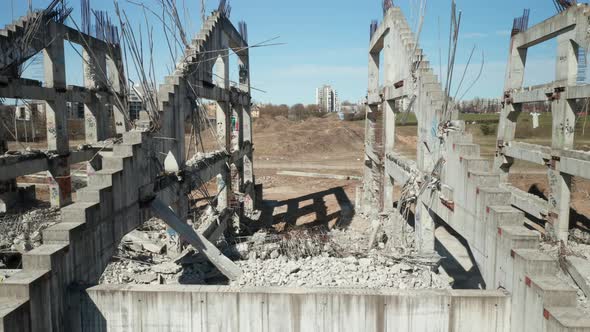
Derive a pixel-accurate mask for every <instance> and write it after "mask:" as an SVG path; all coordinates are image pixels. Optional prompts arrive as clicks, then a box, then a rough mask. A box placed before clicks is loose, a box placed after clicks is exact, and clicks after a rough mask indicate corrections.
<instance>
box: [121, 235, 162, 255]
mask: <svg viewBox="0 0 590 332" xmlns="http://www.w3.org/2000/svg"><path fill="white" fill-rule="evenodd" d="M123 242H129V243H131V244H134V245H137V246H140V247H141V248H142V249H144V250H147V251H149V252H152V253H154V254H161V253H163V252H164V250H166V245H165V244H162V243H158V242H156V241H153V240H151V239H150V238H149V236H148V235H147V234H145V233H143V232H140V231H138V230H134V231H132V232H131V233H129V234H127V235H125V237H124V238H123Z"/></svg>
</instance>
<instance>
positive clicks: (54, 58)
mask: <svg viewBox="0 0 590 332" xmlns="http://www.w3.org/2000/svg"><path fill="white" fill-rule="evenodd" d="M47 28H48V29H49V30H50V31H51V35H52V36H57V37H56V39H54V40H53V42H52V43H51V45H49V46H48V47H47V48H45V50H43V63H44V71H45V84H46V86H47V87H48V88H54V89H55V90H56V92H57V94H56V98H55V100H48V101H47V105H46V106H47V107H46V108H45V112H46V117H47V148H48V150H51V151H56V152H57V153H58V154H59V157H57V158H54V159H53V160H52V162H51V165H50V168H49V171H48V172H47V175H48V180H49V194H50V201H51V206H53V207H61V206H64V205H66V204H69V203H70V202H71V201H72V196H71V193H72V181H71V178H70V165H69V162H68V157H67V155H68V154H69V139H68V121H67V109H66V100H65V89H66V67H65V55H64V40H63V37H61V36H60V35H59V34H58V33H57V28H56V25H55V24H50V25H49V26H48V27H47Z"/></svg>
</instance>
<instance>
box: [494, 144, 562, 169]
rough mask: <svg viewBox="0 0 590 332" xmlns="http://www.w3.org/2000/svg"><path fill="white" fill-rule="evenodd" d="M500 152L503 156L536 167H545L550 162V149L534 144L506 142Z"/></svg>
mask: <svg viewBox="0 0 590 332" xmlns="http://www.w3.org/2000/svg"><path fill="white" fill-rule="evenodd" d="M502 152H503V153H504V155H505V156H508V157H511V158H514V159H518V160H525V161H528V162H531V163H534V164H538V165H546V164H547V162H548V161H549V160H551V148H550V147H546V146H541V145H536V144H529V143H523V142H508V143H506V144H505V146H504V148H503V149H502Z"/></svg>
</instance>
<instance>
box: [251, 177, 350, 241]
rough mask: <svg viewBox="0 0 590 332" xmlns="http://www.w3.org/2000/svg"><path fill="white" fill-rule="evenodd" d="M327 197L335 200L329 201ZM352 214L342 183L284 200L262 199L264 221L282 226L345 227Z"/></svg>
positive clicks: (290, 227)
mask: <svg viewBox="0 0 590 332" xmlns="http://www.w3.org/2000/svg"><path fill="white" fill-rule="evenodd" d="M332 195H333V196H332ZM328 200H330V201H331V202H336V203H337V204H330V203H331V202H329V201H328ZM353 217H354V207H353V205H352V202H351V201H350V199H349V198H348V195H347V194H346V192H345V191H344V188H343V187H335V188H331V189H328V190H324V191H320V192H316V193H312V194H308V195H305V196H301V197H297V198H293V199H288V200H284V201H269V200H267V201H264V202H263V209H262V218H263V221H264V225H265V226H267V227H268V226H272V227H278V228H279V229H282V230H289V229H293V228H299V227H305V228H315V227H327V228H347V227H348V226H350V223H351V221H352V218H353Z"/></svg>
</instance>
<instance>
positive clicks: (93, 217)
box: [61, 202, 100, 227]
mask: <svg viewBox="0 0 590 332" xmlns="http://www.w3.org/2000/svg"><path fill="white" fill-rule="evenodd" d="M61 220H62V222H66V223H81V222H86V223H87V224H88V226H90V227H91V226H92V225H95V224H96V223H98V221H99V220H100V204H99V203H87V202H76V203H74V204H72V205H69V206H67V207H65V208H63V209H62V210H61Z"/></svg>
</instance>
